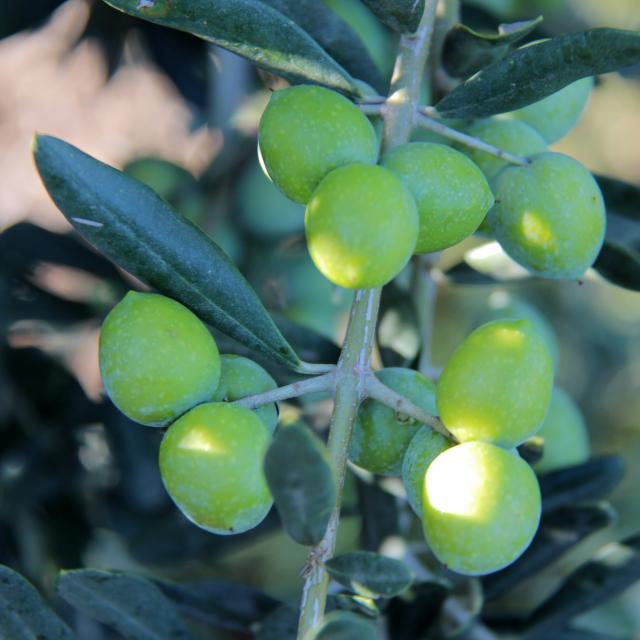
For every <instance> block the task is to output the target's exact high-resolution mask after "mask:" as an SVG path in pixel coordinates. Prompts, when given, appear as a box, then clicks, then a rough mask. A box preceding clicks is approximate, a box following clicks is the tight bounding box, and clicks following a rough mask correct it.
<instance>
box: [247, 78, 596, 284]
mask: <svg viewBox="0 0 640 640" xmlns="http://www.w3.org/2000/svg"><path fill="white" fill-rule="evenodd" d="M592 84H593V81H592V79H591V78H587V79H584V80H580V81H578V82H576V83H574V84H573V85H569V86H568V87H566V88H565V89H563V90H562V91H559V92H558V93H556V94H553V95H552V96H549V97H548V98H545V99H544V100H541V101H540V102H538V103H535V104H534V105H531V106H529V107H526V108H524V109H521V110H520V111H516V112H513V113H510V114H504V115H503V116H500V117H497V118H491V119H487V120H482V121H475V122H471V123H468V122H460V123H456V124H457V125H458V126H459V128H462V129H464V130H465V132H466V133H468V134H470V135H472V136H474V137H476V138H477V139H478V140H480V141H483V142H487V143H490V144H492V145H495V146H497V147H498V148H500V149H502V150H503V151H507V152H510V153H512V154H518V155H520V156H522V157H526V158H529V162H528V164H527V165H526V166H518V165H508V164H507V163H506V162H505V161H504V160H503V159H501V158H500V157H496V156H494V155H490V154H488V153H486V152H485V151H482V150H479V149H477V148H473V147H472V148H471V149H467V148H466V147H465V148H464V149H461V150H458V149H454V148H452V147H451V146H448V145H447V144H440V143H435V142H410V143H408V144H404V145H400V146H398V147H395V148H393V149H391V150H389V151H388V152H386V153H385V154H384V155H383V156H382V157H380V155H379V142H378V137H377V135H376V131H375V129H374V127H373V125H372V124H371V122H370V121H369V120H368V119H367V117H366V116H365V115H363V114H362V113H361V111H360V110H359V109H358V107H357V106H356V105H355V104H353V103H352V102H350V101H349V100H348V99H347V98H345V97H343V96H341V95H340V94H338V93H335V92H333V91H331V90H329V89H325V88H322V87H316V86H307V85H302V86H296V87H292V88H288V89H284V90H281V91H277V92H275V93H274V94H273V95H272V97H271V100H270V102H269V105H268V106H267V108H266V110H265V112H264V114H263V116H262V119H261V122H260V128H259V152H260V159H261V162H262V166H263V168H264V170H265V172H266V173H267V175H268V177H270V179H271V180H272V181H273V182H274V183H275V185H276V186H277V187H279V188H280V189H281V190H282V192H283V193H284V194H285V195H286V196H288V197H289V198H290V199H291V200H294V201H295V202H298V203H302V204H305V205H306V213H305V231H306V237H307V246H308V249H309V253H310V255H311V257H312V259H313V261H314V263H315V265H316V266H317V268H318V269H319V270H320V271H321V272H322V274H323V275H324V276H325V277H326V278H327V279H328V280H330V281H331V282H333V283H334V284H336V285H339V286H341V287H346V288H352V289H357V288H368V287H376V286H381V285H384V284H386V283H387V282H389V281H390V280H391V279H392V278H394V277H395V276H396V275H397V274H398V273H399V272H400V271H401V270H402V268H403V267H404V266H405V265H406V263H407V262H408V260H409V258H410V257H411V256H412V255H413V254H416V253H418V254H419V253H430V252H435V251H440V250H442V249H446V248H448V247H451V246H453V245H455V244H457V243H458V242H460V241H462V240H464V239H465V238H467V237H469V236H470V235H471V234H473V233H474V232H476V231H477V230H479V229H480V230H481V231H484V232H485V233H487V232H488V233H490V234H492V235H494V236H495V238H496V239H497V240H498V241H499V242H500V244H501V245H502V247H503V248H504V250H505V251H506V252H507V253H508V254H509V255H510V256H511V257H512V258H513V259H514V260H516V261H517V262H519V263H520V264H521V265H523V266H524V267H526V268H527V269H528V270H530V271H531V272H532V273H534V274H537V275H540V276H544V277H548V278H557V279H570V278H578V277H580V276H581V275H582V274H583V273H584V272H585V271H586V269H588V268H589V267H590V266H591V265H592V264H593V262H594V260H595V258H596V257H597V255H598V252H599V251H600V248H601V246H602V242H603V239H604V231H605V211H604V204H603V200H602V195H601V193H600V190H599V188H598V185H597V183H596V182H595V180H594V179H593V177H592V176H591V174H590V173H589V172H588V171H587V170H586V169H585V168H584V167H583V166H582V165H581V164H580V163H579V162H577V161H576V160H574V159H573V158H570V157H568V156H565V155H562V154H559V153H554V152H550V151H547V150H546V146H547V144H548V143H550V142H553V141H555V140H556V139H558V138H559V137H562V136H563V135H564V134H565V133H566V132H567V131H568V130H569V129H570V128H571V127H572V126H573V125H574V124H575V123H576V121H577V119H578V117H579V115H580V114H581V112H582V109H583V107H584V105H585V103H586V100H587V98H588V95H589V92H590V89H591V86H592Z"/></svg>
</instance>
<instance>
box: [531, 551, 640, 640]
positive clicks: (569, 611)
mask: <svg viewBox="0 0 640 640" xmlns="http://www.w3.org/2000/svg"><path fill="white" fill-rule="evenodd" d="M598 556H599V557H598V558H597V559H595V560H593V561H591V562H587V563H586V564H584V565H582V566H581V567H580V568H578V569H577V570H576V571H574V572H573V573H572V574H570V575H569V577H568V578H567V579H566V580H565V582H564V584H563V585H562V586H561V587H560V589H559V590H558V591H557V592H556V593H555V594H554V595H553V596H551V597H550V598H549V599H548V600H547V601H545V602H544V603H543V604H542V605H541V606H540V607H539V608H538V609H536V611H535V612H534V613H533V615H532V616H531V618H530V621H529V624H528V625H527V629H526V632H525V633H524V634H523V636H522V637H523V638H526V640H543V639H545V638H551V637H555V636H554V635H553V633H554V631H555V630H557V629H561V628H562V627H564V626H566V624H567V623H568V622H569V621H570V620H571V619H572V618H574V617H576V616H577V615H580V614H581V613H585V612H586V611H589V610H591V609H593V608H594V607H597V606H598V605H600V604H602V603H604V602H606V601H607V600H609V599H611V598H613V597H615V596H617V595H618V594H620V593H622V592H623V591H624V590H625V589H627V588H628V587H630V586H631V585H632V584H634V583H635V582H637V581H638V580H640V554H639V553H638V551H637V548H635V545H634V544H632V545H627V544H624V543H622V544H616V543H612V544H609V545H607V546H606V547H604V548H603V549H601V551H600V553H599V554H598Z"/></svg>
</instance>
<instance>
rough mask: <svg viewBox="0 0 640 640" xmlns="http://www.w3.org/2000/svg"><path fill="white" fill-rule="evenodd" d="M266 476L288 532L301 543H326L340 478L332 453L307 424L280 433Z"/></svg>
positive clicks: (267, 462)
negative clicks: (336, 472) (336, 475)
mask: <svg viewBox="0 0 640 640" xmlns="http://www.w3.org/2000/svg"><path fill="white" fill-rule="evenodd" d="M264 473H265V476H266V478H267V484H268V485H269V489H270V490H271V494H272V495H273V500H274V502H275V505H276V509H277V510H278V514H279V515H280V519H281V520H282V525H283V526H284V528H285V530H286V531H287V533H288V534H289V535H290V536H291V537H292V538H293V539H294V540H295V541H296V542H299V543H300V544H306V545H313V544H318V542H320V540H322V538H323V536H324V533H325V531H326V529H327V525H328V524H329V519H330V518H331V513H332V512H333V509H334V507H335V504H336V478H335V469H334V466H333V462H332V460H331V458H330V456H329V452H328V451H327V449H326V447H325V446H324V444H322V442H320V440H319V439H318V438H317V437H316V436H314V435H313V434H312V433H311V431H309V429H307V428H306V427H305V426H304V425H301V424H295V425H292V426H290V427H283V428H281V429H279V430H278V432H277V433H276V435H275V437H274V439H273V442H272V444H271V446H270V447H269V449H268V450H267V454H266V456H265V460H264Z"/></svg>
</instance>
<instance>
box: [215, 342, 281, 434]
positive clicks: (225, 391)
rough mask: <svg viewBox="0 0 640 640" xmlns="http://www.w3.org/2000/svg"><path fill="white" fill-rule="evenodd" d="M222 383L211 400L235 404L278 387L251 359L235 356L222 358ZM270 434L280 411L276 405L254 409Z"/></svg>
mask: <svg viewBox="0 0 640 640" xmlns="http://www.w3.org/2000/svg"><path fill="white" fill-rule="evenodd" d="M220 367H221V371H220V382H219V384H218V388H217V389H216V392H215V393H214V394H213V397H212V398H211V400H213V401H215V402H219V401H226V402H233V401H234V400H240V399H241V398H246V397H247V396H253V395H255V394H257V393H263V392H265V391H271V390H272V389H275V388H276V387H277V386H278V385H277V384H276V381H275V380H274V379H273V378H272V377H271V376H270V375H269V374H268V373H267V372H266V371H265V370H264V369H263V368H262V367H261V366H260V365H259V364H258V363H257V362H254V361H253V360H250V359H249V358H244V357H242V356H236V355H233V354H230V353H228V354H223V355H221V356H220ZM254 411H255V413H256V415H257V416H258V417H259V418H260V420H262V422H264V424H265V426H266V427H267V429H269V432H270V433H273V431H274V429H275V428H276V424H277V423H278V409H277V407H276V405H275V403H272V404H265V405H262V406H261V407H258V408H257V409H254Z"/></svg>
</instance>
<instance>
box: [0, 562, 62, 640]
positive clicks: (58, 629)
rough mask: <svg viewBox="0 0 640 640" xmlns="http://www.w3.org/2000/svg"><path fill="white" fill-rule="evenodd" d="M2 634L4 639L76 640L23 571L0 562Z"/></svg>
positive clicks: (0, 619)
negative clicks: (23, 575) (27, 579)
mask: <svg viewBox="0 0 640 640" xmlns="http://www.w3.org/2000/svg"><path fill="white" fill-rule="evenodd" d="M0 637H1V638H3V640H39V639H41V638H43V639H45V638H46V640H73V634H72V633H71V629H69V627H67V625H66V624H65V623H64V622H62V620H60V618H58V616H57V615H56V614H55V613H54V612H53V611H52V610H51V609H50V608H49V607H48V606H47V604H45V602H44V600H43V599H42V597H41V596H40V594H39V593H38V592H37V591H36V590H35V589H34V588H33V587H32V586H31V585H30V584H29V583H28V582H27V581H26V580H25V579H24V578H23V577H22V576H21V575H20V574H19V573H16V572H15V571H13V570H12V569H9V567H5V566H2V565H0Z"/></svg>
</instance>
